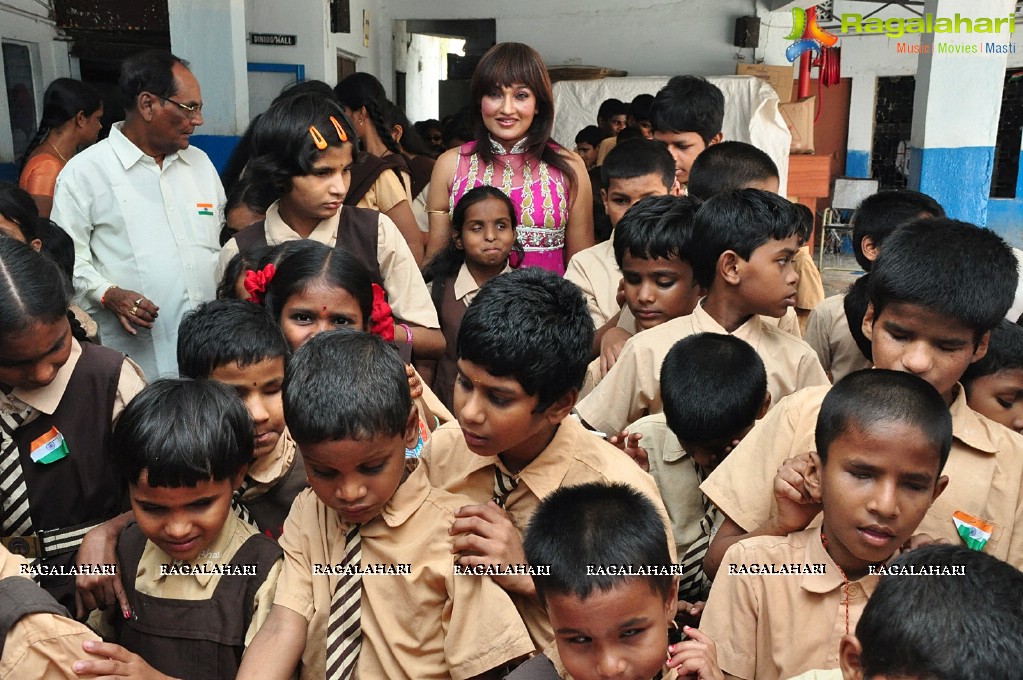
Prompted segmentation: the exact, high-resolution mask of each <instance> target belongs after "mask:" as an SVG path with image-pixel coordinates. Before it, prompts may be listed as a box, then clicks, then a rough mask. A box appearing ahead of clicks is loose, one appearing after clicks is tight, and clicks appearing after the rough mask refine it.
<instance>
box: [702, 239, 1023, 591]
mask: <svg viewBox="0 0 1023 680" xmlns="http://www.w3.org/2000/svg"><path fill="white" fill-rule="evenodd" d="M977 252H983V253H985V258H984V259H983V260H979V259H976V258H973V257H972V256H966V255H964V254H969V253H977ZM870 276H871V290H870V298H871V303H870V306H869V307H868V309H867V315H866V317H865V318H864V321H863V331H864V333H865V334H866V335H867V337H868V338H870V339H871V340H872V347H873V354H874V360H875V363H876V365H877V367H878V368H888V369H893V370H901V371H908V372H912V373H916V374H917V375H920V376H921V377H923V378H924V379H925V380H927V381H928V382H930V383H931V384H932V385H933V386H934V387H935V389H937V390H938V392H939V394H941V396H942V397H943V398H944V400H945V402H946V403H947V404H948V405H949V410H950V413H951V417H952V432H953V441H952V451H951V454H950V456H949V460H948V464H947V465H946V467H945V474H947V475H948V477H949V480H950V481H949V485H948V488H947V489H946V490H945V492H944V493H943V494H942V495H941V497H939V498H938V499H937V500H936V501H935V502H934V505H933V506H931V508H930V510H928V512H927V515H926V516H925V517H924V519H923V520H922V522H921V524H920V531H921V532H922V533H926V534H928V535H930V536H932V537H933V538H945V539H947V540H949V541H951V542H952V543H954V544H962V543H963V540H964V539H963V538H961V537H960V532H965V531H967V530H968V528H969V526H975V527H977V528H979V529H981V530H988V529H989V530H990V537H988V538H987V540H986V542H981V543H979V544H978V548H982V549H983V550H984V552H986V553H988V554H991V555H994V556H996V557H998V558H1000V559H1004V560H1006V561H1008V562H1010V563H1011V564H1013V565H1023V488H1021V487H1023V437H1021V436H1020V435H1019V434H1017V433H1015V432H1012V431H1011V430H1009V429H1007V428H1005V427H1004V426H1001V425H998V424H997V423H995V422H993V421H990V420H988V419H986V418H984V417H983V416H981V415H979V414H977V413H976V412H974V411H972V410H971V409H970V408H969V406H968V405H967V403H966V396H965V394H964V392H963V390H962V387H961V386H960V385H959V383H958V382H957V381H958V379H959V377H960V376H961V375H962V374H963V372H964V371H965V370H966V367H967V366H969V365H970V364H971V363H972V362H973V361H977V360H979V359H980V358H981V357H983V356H984V354H985V353H986V352H987V343H988V333H989V329H990V328H992V327H994V325H996V324H997V323H998V321H999V320H1000V319H1001V318H1002V317H1003V316H1004V314H1005V310H1006V309H1008V307H1009V304H1011V301H1012V297H1013V294H1014V293H1015V289H1016V278H1015V276H1016V260H1015V257H1014V256H1013V255H1012V252H1011V249H1010V248H1009V247H1008V246H1007V245H1006V244H1005V242H1004V241H1003V240H1002V239H1001V238H999V237H998V236H997V235H995V234H994V233H993V232H991V231H989V230H986V229H980V228H978V227H975V226H973V225H969V224H966V223H963V222H957V221H953V220H937V219H936V220H924V221H921V222H919V223H913V224H910V225H906V226H903V227H900V228H899V229H898V230H896V231H895V233H893V234H892V236H891V237H890V238H889V240H888V241H887V242H886V244H885V251H884V254H883V256H882V257H881V258H879V259H878V260H877V262H876V263H875V265H874V270H873V271H872V273H871V274H870ZM949 280H952V281H956V282H957V283H956V286H955V287H951V288H950V287H948V286H944V287H943V282H946V281H949ZM992 281H997V282H998V285H993V284H992ZM875 309H880V310H881V311H880V312H879V313H875V312H874V310H875ZM826 392H827V389H825V388H814V389H808V390H803V391H801V392H798V393H796V394H793V395H792V396H790V397H788V398H786V399H785V400H784V401H783V402H782V403H780V404H779V405H778V406H777V407H776V408H774V409H772V411H771V412H770V413H768V415H767V416H766V417H765V418H764V419H763V420H762V421H761V422H760V423H758V424H757V425H756V426H755V427H754V428H753V431H752V432H750V434H749V435H747V437H746V438H745V439H744V440H743V441H742V443H741V444H740V445H739V446H738V447H736V449H735V450H734V451H733V452H732V453H731V455H730V456H729V457H728V459H727V460H726V461H725V462H723V463H722V464H721V465H720V466H719V467H718V469H717V470H715V472H714V473H713V474H712V475H711V476H710V477H709V478H708V479H707V481H706V482H704V483H703V485H702V487H701V488H702V489H703V492H704V493H705V494H706V495H707V496H708V497H709V498H710V499H711V500H712V501H713V502H714V504H715V505H716V506H717V507H718V508H720V509H721V511H722V512H723V513H724V514H725V515H726V519H725V520H724V522H723V524H722V527H721V530H720V531H719V532H718V534H717V536H716V537H715V540H714V542H713V543H712V544H711V547H710V550H709V552H708V555H707V560H706V561H705V568H706V569H707V570H708V572H710V573H713V572H714V571H716V569H717V563H718V561H719V560H720V556H721V554H722V553H723V552H724V550H725V547H726V546H727V545H728V544H730V543H731V542H734V541H735V540H736V539H737V537H740V536H742V535H744V534H746V533H748V532H754V533H755V534H765V533H766V534H778V533H782V532H783V531H784V529H785V527H781V526H779V525H778V518H777V514H776V511H775V508H776V507H777V503H776V501H775V500H773V493H772V487H771V483H770V481H769V480H771V479H773V474H774V473H775V472H777V471H778V469H779V467H780V466H781V465H782V464H783V463H786V461H787V460H789V459H790V458H792V457H794V456H799V457H800V458H802V457H803V456H804V455H805V454H806V453H807V452H809V451H812V450H813V449H814V443H813V438H814V434H813V433H814V423H815V422H816V417H817V412H818V410H819V408H820V404H821V401H822V400H823V398H824V395H825V394H826ZM797 462H798V461H790V463H797ZM793 470H794V471H795V473H796V474H795V476H794V477H792V478H791V481H794V482H795V486H796V490H795V491H794V493H797V494H798V493H799V492H798V489H799V488H800V487H801V486H802V483H801V482H799V481H798V479H797V478H798V477H799V474H801V473H802V471H804V466H803V465H802V463H798V464H797V465H796V466H795V467H794V468H793ZM957 512H959V513H965V517H964V516H963V515H960V516H959V517H958V518H954V517H953V514H954V513H957ZM956 519H958V520H959V522H961V523H964V524H965V525H966V527H967V528H965V529H959V528H957V524H956ZM985 524H990V525H993V527H985V526H984V525H985Z"/></svg>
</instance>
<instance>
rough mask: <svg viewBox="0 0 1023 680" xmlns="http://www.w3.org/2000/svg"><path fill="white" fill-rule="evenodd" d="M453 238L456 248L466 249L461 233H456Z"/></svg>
mask: <svg viewBox="0 0 1023 680" xmlns="http://www.w3.org/2000/svg"><path fill="white" fill-rule="evenodd" d="M451 240H452V241H453V242H454V244H455V250H465V244H464V243H462V235H461V233H456V234H455V235H454V236H452V237H451Z"/></svg>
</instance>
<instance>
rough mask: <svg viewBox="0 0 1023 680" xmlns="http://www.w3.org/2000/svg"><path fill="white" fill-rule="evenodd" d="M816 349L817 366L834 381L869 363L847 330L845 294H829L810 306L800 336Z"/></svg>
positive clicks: (868, 366) (869, 365)
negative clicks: (813, 305) (817, 303)
mask: <svg viewBox="0 0 1023 680" xmlns="http://www.w3.org/2000/svg"><path fill="white" fill-rule="evenodd" d="M803 339H804V340H806V342H807V343H808V344H809V345H810V347H813V351H815V352H817V357H818V358H819V359H820V360H821V366H823V367H824V370H825V371H827V372H828V374H829V375H830V376H831V379H832V381H834V382H838V381H839V380H841V379H842V378H844V377H845V376H847V375H849V374H850V373H852V372H854V371H858V370H860V369H863V368H870V367H871V366H873V364H872V363H870V360H869V359H867V357H865V356H863V352H861V351H860V348H859V346H858V345H857V344H856V340H854V339H853V336H852V332H851V331H850V330H849V320H848V318H847V317H846V315H845V294H844V293H843V294H842V295H832V296H831V297H829V298H827V299H825V300H824V301H823V302H822V303H820V304H819V305H817V306H816V307H814V308H813V311H812V312H810V318H809V319H808V320H807V322H806V335H805V336H804V338H803Z"/></svg>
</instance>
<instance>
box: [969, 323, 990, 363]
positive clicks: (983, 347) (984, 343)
mask: <svg viewBox="0 0 1023 680" xmlns="http://www.w3.org/2000/svg"><path fill="white" fill-rule="evenodd" d="M990 343H991V331H988V332H987V333H985V334H984V335H982V336H980V340H978V341H977V349H975V350H973V358H972V359H970V363H971V364H972V363H974V362H977V361H980V360H981V359H983V358H984V355H986V354H987V349H988V346H989V345H990Z"/></svg>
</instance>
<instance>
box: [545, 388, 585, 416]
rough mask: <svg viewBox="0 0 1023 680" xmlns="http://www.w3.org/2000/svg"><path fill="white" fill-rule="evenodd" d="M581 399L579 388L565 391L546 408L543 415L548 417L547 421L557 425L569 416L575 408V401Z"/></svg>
mask: <svg viewBox="0 0 1023 680" xmlns="http://www.w3.org/2000/svg"><path fill="white" fill-rule="evenodd" d="M578 400H579V390H578V389H577V388H575V387H573V388H572V389H570V390H569V391H568V392H565V393H564V394H563V395H561V396H560V397H558V398H557V399H555V400H554V403H553V404H551V405H550V406H548V407H547V408H546V409H544V412H543V415H544V417H545V418H546V419H547V422H549V423H551V424H552V425H557V424H558V423H560V422H561V421H562V420H564V419H565V418H567V417H568V414H570V413H571V412H572V409H574V408H575V403H576V402H577V401H578Z"/></svg>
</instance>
